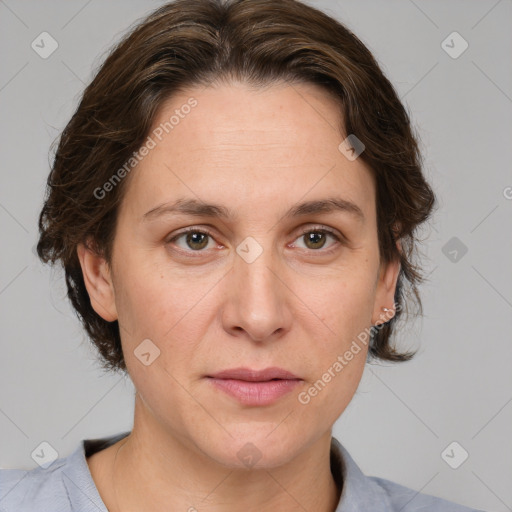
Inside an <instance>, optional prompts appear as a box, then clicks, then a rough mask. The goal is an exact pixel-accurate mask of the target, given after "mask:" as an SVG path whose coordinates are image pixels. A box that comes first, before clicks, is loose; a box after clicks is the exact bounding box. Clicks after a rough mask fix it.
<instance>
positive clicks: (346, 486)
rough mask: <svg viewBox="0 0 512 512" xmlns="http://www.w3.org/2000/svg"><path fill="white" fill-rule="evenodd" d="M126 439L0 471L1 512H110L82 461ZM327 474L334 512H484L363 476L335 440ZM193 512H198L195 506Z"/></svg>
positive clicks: (90, 442)
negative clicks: (336, 493) (335, 489)
mask: <svg viewBox="0 0 512 512" xmlns="http://www.w3.org/2000/svg"><path fill="white" fill-rule="evenodd" d="M128 434H129V432H123V433H121V434H117V435H115V436H110V437H105V438H102V439H84V440H82V441H81V443H80V444H79V445H78V447H77V448H76V449H75V451H74V452H73V453H72V454H71V455H69V456H67V457H64V458H61V459H57V460H55V461H54V462H53V463H52V464H51V465H50V466H48V467H46V469H44V468H42V467H37V468H34V469H28V470H23V469H0V512H108V510H107V507H106V506H105V504H104V503H103V501H102V500H101V497H100V495H99V493H98V489H97V488H96V486H95V484H94V480H93V479H92V476H91V473H90V471H89V466H88V464H87V460H86V456H87V457H88V456H90V455H92V454H93V453H95V452H97V451H99V450H102V449H104V448H106V447H107V446H110V445H111V444H114V443H116V442H117V441H119V440H120V439H122V438H123V437H125V436H127V435H128ZM331 470H332V473H333V476H334V478H335V480H336V483H337V484H338V486H340V485H343V487H342V494H341V498H340V501H339V503H338V506H337V508H336V512H356V511H360V512H399V511H400V512H413V511H414V512H420V511H422V512H427V511H428V512H433V511H435V512H482V511H477V510H476V509H472V508H467V507H463V506H461V505H457V504H455V503H452V502H450V501H446V500H443V499H440V498H435V497H433V496H429V495H426V494H421V493H418V492H416V491H414V490H412V489H409V488H407V487H404V486H402V485H398V484H396V483H393V482H390V481H389V480H384V479H382V478H376V477H368V476H365V475H364V474H363V473H362V472H361V470H360V469H359V467H358V466H357V464H356V463H355V462H354V460H353V459H352V457H351V456H350V455H349V453H348V452H347V450H346V449H345V448H344V447H343V446H342V445H341V444H340V443H339V441H338V440H337V439H335V438H334V437H333V438H332V440H331ZM342 482H343V483H342ZM192 506H194V504H191V507H192ZM195 508H197V510H198V512H201V507H200V506H199V505H198V506H196V507H195ZM312 512H316V511H312Z"/></svg>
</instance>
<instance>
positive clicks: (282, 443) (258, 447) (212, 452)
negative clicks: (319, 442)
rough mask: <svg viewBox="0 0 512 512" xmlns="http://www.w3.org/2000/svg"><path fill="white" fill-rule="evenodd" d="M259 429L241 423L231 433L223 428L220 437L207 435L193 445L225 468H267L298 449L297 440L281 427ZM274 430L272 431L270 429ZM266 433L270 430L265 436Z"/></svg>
mask: <svg viewBox="0 0 512 512" xmlns="http://www.w3.org/2000/svg"><path fill="white" fill-rule="evenodd" d="M282 427H283V426H282V425H281V427H278V428H277V429H275V425H274V426H273V427H272V428H266V429H262V428H261V427H260V428H256V427H254V426H250V425H248V424H245V425H241V426H239V427H238V428H237V429H236V432H233V429H229V430H228V431H229V432H230V434H231V436H232V437H231V436H230V435H229V434H227V433H226V432H225V431H223V434H225V435H221V436H215V438H212V437H211V436H210V437H209V438H208V439H207V440H206V446H204V445H203V444H204V443H203V442H197V443H196V444H197V446H198V447H199V448H200V449H201V450H202V451H203V452H204V453H205V454H207V455H208V456H209V457H211V458H212V459H213V460H214V461H215V462H217V463H219V464H221V465H223V466H225V467H226V468H229V469H248V470H251V469H264V468H265V469H271V468H276V467H280V466H283V465H285V464H287V463H288V462H290V460H292V459H293V458H294V456H295V455H296V451H298V450H300V440H298V439H295V438H294V437H293V436H290V435H289V433H288V432H287V430H286V429H285V428H283V430H282V432H280V433H278V430H279V428H282ZM273 428H274V429H275V430H274V431H273V432H272V429H273ZM269 432H272V433H270V435H269Z"/></svg>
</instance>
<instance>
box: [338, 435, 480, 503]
mask: <svg viewBox="0 0 512 512" xmlns="http://www.w3.org/2000/svg"><path fill="white" fill-rule="evenodd" d="M331 470H332V471H333V475H334V476H335V479H336V478H337V477H338V479H341V485H342V492H341V497H340V501H339V504H338V508H337V509H336V512H343V511H345V510H372V511H376V512H377V511H378V512H427V511H428V512H431V511H432V510H435V511H436V512H483V511H479V510H477V509H474V508H468V507H465V506H462V505H458V504H457V503H453V502H451V501H447V500H444V499H442V498H437V497H435V496H431V495H429V494H423V493H420V492H418V491H415V490H414V489H410V488H408V487H405V486H403V485H400V484H397V483H395V482H391V481H390V480H386V479H384V478H379V477H375V476H366V475H365V474H364V473H363V472H362V471H361V469H360V468H359V466H358V465H357V464H356V462H355V461H354V459H353V458H352V457H351V456H350V454H349V453H348V451H347V450H346V448H344V447H343V446H342V445H341V443H340V442H339V441H338V440H337V439H336V438H334V437H333V438H332V441H331ZM338 475H340V476H338Z"/></svg>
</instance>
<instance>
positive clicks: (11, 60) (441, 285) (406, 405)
mask: <svg viewBox="0 0 512 512" xmlns="http://www.w3.org/2000/svg"><path fill="white" fill-rule="evenodd" d="M161 3H162V2H158V1H143V0H137V1H136V0H129V1H128V0H122V1H121V0H115V1H101V2H100V1H98V0H89V1H74V0H73V1H70V0H66V1H64V0H61V1H55V0H52V1H45V2H40V1H35V0H31V1H28V0H25V1H14V0H3V1H0V44H1V47H2V52H1V54H0V109H1V110H0V112H1V116H0V123H1V144H2V164H1V170H0V235H1V248H2V249H1V251H0V258H1V265H0V329H1V331H0V339H1V357H0V379H1V385H0V433H1V435H0V467H26V468H29V467H35V465H36V464H35V462H34V461H33V460H32V458H31V456H30V454H31V453H32V451H33V450H34V448H35V447H36V446H38V445H39V444H40V443H41V442H42V441H47V442H49V443H50V444H51V445H52V446H54V447H55V449H56V450H57V451H58V453H59V456H61V457H63V456H66V455H68V454H69V453H70V452H71V451H72V450H73V449H74V448H75V447H76V445H77V443H79V442H80V440H82V439H84V438H93V437H103V436H107V435H111V434H114V433H117V432H121V431H124V430H129V429H130V428H131V424H132V415H133V392H134V390H133V386H132V384H131V382H130V381H129V380H128V379H125V378H122V377H120V376H119V375H108V374H105V373H103V372H102V371H101V370H100V368H99V365H98V364H97V363H96V360H95V354H94V351H93V350H92V349H91V348H90V344H89V342H88V341H87V339H86V337H85V334H84V333H83V331H82V329H81V326H80V324H79V322H78V320H77V319H76V317H75V315H74V313H73V311H72V310H71V308H70V306H69V304H68V302H67V299H66V290H65V285H64V281H63V278H62V272H61V271H59V270H58V269H56V270H51V268H48V267H44V266H43V265H42V264H41V263H40V262H39V261H38V259H37V258H36V256H35V253H34V245H35V243H36V241H37V224H36V222H37V216H38V214H39V211H40V208H41V205H42V201H43V196H44V185H45V181H46V178H47V175H48V172H49V146H50V144H51V142H52V141H53V140H54V139H55V138H56V137H57V136H58V134H59V132H60V131H61V130H62V129H63V128H64V126H65V124H66V123H67V121H68V120H69V117H70V115H71V114H72V112H73V111H74V109H75V108H76V105H77V102H78V100H79V96H80V94H81V92H82V91H83V88H84V86H85V84H87V83H89V81H90V80H91V79H92V77H93V74H92V73H93V69H95V68H96V67H97V65H98V64H99V63H100V62H101V60H102V55H103V54H104V52H105V51H106V50H107V49H108V48H109V47H110V46H111V45H112V44H113V43H114V42H116V41H117V40H118V39H119V37H120V36H121V35H122V34H123V33H125V32H126V30H127V29H128V27H129V26H130V25H131V24H132V23H134V22H135V21H136V20H137V19H138V18H140V17H142V16H144V15H146V14H148V13H149V12H150V11H151V10H152V9H154V8H156V7H157V6H158V5H160V4H161ZM309 3H310V4H312V5H314V6H317V7H319V8H321V9H323V10H324V11H326V12H327V13H329V14H330V15H332V16H334V17H336V18H338V19H339V20H340V21H342V22H344V23H345V24H346V25H347V26H348V27H349V28H351V29H352V30H353V31H354V32H355V33H356V35H358V36H359V37H360V38H361V39H362V41H363V42H364V43H365V44H366V45H367V46H368V47H369V48H370V50H371V51H372V52H373V54H374V55H375V57H376V58H377V60H378V62H379V63H380V65H381V66H382V68H383V70H384V72H385V73H386V75H387V76H388V77H389V78H390V80H391V81H392V82H393V84H394V85H395V87H396V89H397V91H398V92H399V94H400V96H401V98H402V100H403V102H404V103H405V104H406V106H407V109H408V110H409V112H410V114H411V117H412V120H413V123H414V125H415V126H416V128H417V130H418V134H419V136H420V137H421V144H422V149H423V152H424V155H425V173H426V175H427V178H428V179H429V180H430V182H431V183H432V185H433V187H434V189H435V191H436V193H437V195H438V199H439V202H440V208H439V210H438V211H437V213H436V214H435V216H434V218H433V221H432V223H431V224H430V227H429V228H428V229H426V230H425V231H424V242H423V245H422V252H423V260H424V265H425V268H426V271H427V273H428V275H429V281H428V282H427V283H426V284H425V285H423V287H422V288H421V292H422V297H423V302H424V313H425V314H424V317H423V318H422V319H421V320H417V321H416V322H412V323H410V324H408V325H406V326H404V329H403V330H402V332H401V333H400V335H399V336H398V337H397V341H398V343H399V344H401V345H402V346H404V347H419V353H418V355H417V356H416V358H415V359H414V360H413V361H411V362H409V363H404V364H401V365H392V364H379V365H367V369H366V371H365V374H364V377H363V380H362V382H361V385H360V387H359V390H358V392H357V393H356V396H355V397H354V399H353V401H352V403H351V404H350V405H349V407H348V409H347V410H346V411H345V413H344V414H343V415H342V416H341V418H340V419H339V420H338V422H337V423H336V424H335V427H334V435H335V436H336V437H337V438H338V439H339V440H340V441H341V442H342V443H343V444H344V445H345V446H346V447H347V448H348V449H349V451H350V452H351V454H352V455H353V457H354V458H355V460H356V461H357V462H358V464H359V465H360V466H361V468H362V469H363V471H364V472H365V473H367V474H369V475H377V476H381V477H384V478H388V479H390V480H393V481H396V482H399V483H401V484H403V485H406V486H408V487H412V488H414V489H416V490H418V491H420V490H421V491H422V492H425V493H429V494H434V495H437V496H440V497H443V498H446V499H450V500H453V501H457V502H459V503H462V504H465V505H469V506H473V507H475V508H480V509H484V510H493V511H497V512H505V511H510V510H512V487H511V486H510V482H512V436H511V435H510V433H511V432H512V365H511V361H512V340H511V332H512V270H511V267H512V165H511V163H512V149H511V147H512V145H511V140H512V65H511V63H512V60H511V59H510V56H511V55H512V36H511V34H512V32H511V30H510V20H511V19H512V5H511V4H512V2H511V1H510V0H500V1H496V0H480V1H469V0H460V1H455V0H450V1H447V0H435V1H432V0H430V1H426V0H423V1H420V0H415V1H412V0H392V1H390V0H387V1H382V0H381V1H377V0H373V1H370V0H350V1H349V0H340V1H335V0H328V1H317V2H315V1H310V2H309ZM42 32H48V33H49V34H50V35H51V36H52V37H53V38H54V39H55V40H56V41H57V44H58V48H57V50H56V51H55V52H54V53H53V54H52V55H51V56H49V57H48V58H46V59H43V58H42V57H41V56H40V55H39V54H38V53H36V52H35V51H34V50H33V49H32V47H31V43H32V41H34V40H35V39H36V38H37V37H38V36H39V34H41V33H42ZM453 32H457V33H458V35H454V34H453ZM447 38H448V39H447ZM443 41H445V43H443ZM464 41H465V42H467V44H468V47H467V49H466V50H465V51H464V52H463V53H462V54H460V55H457V56H456V58H455V57H454V54H457V53H458V52H459V51H460V50H461V49H462V48H463V47H464V46H465V44H466V43H465V42H464ZM450 52H451V54H452V55H450V54H449V53H450ZM454 251H455V252H454ZM454 441H455V442H457V443H458V444H457V445H452V448H453V446H455V450H454V451H453V452H450V450H448V453H450V454H452V453H453V456H452V459H453V458H460V457H461V456H462V455H461V454H463V453H464V452H463V451H462V450H465V451H466V452H467V453H468V455H469V456H468V458H467V460H466V461H465V462H464V463H463V464H462V465H460V466H459V467H458V468H457V469H453V468H452V467H450V466H449V465H448V464H447V462H445V460H444V459H443V457H442V453H443V451H444V450H445V448H447V447H448V446H449V445H450V444H451V443H452V442H454ZM452 448H450V449H452ZM445 459H446V457H445Z"/></svg>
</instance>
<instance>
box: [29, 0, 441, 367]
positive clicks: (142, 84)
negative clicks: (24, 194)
mask: <svg viewBox="0 0 512 512" xmlns="http://www.w3.org/2000/svg"><path fill="white" fill-rule="evenodd" d="M230 80H232V81H241V82H244V83H246V84H249V85H252V86H254V87H266V86H268V85H272V84H274V83H278V82H282V81H284V82H288V83H290V84H292V83H308V84H316V85H317V86H319V87H321V88H323V90H325V91H327V92H328V93H330V94H331V95H332V97H334V98H335V99H336V100H337V102H338V104H339V106H340V112H341V113H342V116H341V117H342V118H341V119H340V127H339V129H340V134H343V133H344V134H354V135H356V137H357V138H358V139H359V140H360V141H362V143H363V144H364V145H365V149H364V151H363V152H362V153H361V154H360V155H359V157H358V158H361V159H362V160H363V162H365V163H366V164H367V165H368V166H369V168H370V169H371V172H372V175H373V176H374V178H375V180H374V181H375V183H376V210H377V226H378V229H377V231H378V244H379V255H380V258H381V260H383V261H385V262H391V261H396V260H399V261H400V272H399V276H398V280H397V286H396V290H395V297H394V298H395V306H396V314H395V316H394V317H393V318H391V319H390V320H388V321H387V322H385V323H383V324H381V325H379V326H378V327H379V328H378V330H377V329H375V330H372V333H371V337H370V343H369V352H368V353H369V357H370V358H371V357H373V358H375V359H381V360H387V361H405V360H408V359H410V358H411V357H412V356H413V355H414V352H399V351H398V350H397V349H396V347H395V346H394V344H393V343H391V341H390V338H391V335H392V333H393V329H394V327H395V326H396V322H397V321H398V320H399V318H400V316H401V315H402V314H403V313H406V314H407V315H410V314H411V311H410V306H412V305H416V307H417V310H418V312H419V313H420V314H422V313H423V310H422V304H421V299H420V296H419V293H418V285H419V284H420V282H422V281H423V280H424V279H425V277H424V276H422V273H421V268H420V266H419V265H418V264H417V263H416V262H415V261H414V259H415V254H416V250H417V246H418V243H419V241H420V240H419V239H418V237H417V235H416V233H417V229H418V227H419V226H420V225H421V224H422V223H423V222H425V221H426V220H427V219H428V218H429V216H430V214H431V211H432V209H433V207H434V204H435V203H436V198H435V196H434V193H433V191H432V189H431V187H430V186H429V184H428V183H427V182H426V180H425V178H424V176H423V174H422V155H421V152H420V150H419V146H418V140H419V137H417V135H415V134H414V133H413V128H412V126H411V122H410V118H409V115H408V113H407V111H406V110H405V108H404V106H403V105H402V103H401V101H400V99H399V96H398V95H397V93H396V91H395V90H394V88H393V86H392V84H391V83H390V81H389V80H388V79H387V78H386V77H385V75H384V74H383V72H382V70H381V69H380V68H379V65H378V64H377V62H376V60H375V59H374V57H373V56H372V54H371V52H370V51H369V50H368V48H367V47H366V46H365V45H364V44H363V43H362V42H361V41H360V40H359V39H358V38H357V37H356V36H355V35H354V34H353V33H352V32H351V31H350V30H349V29H347V28H346V27H345V26H344V25H342V24H341V23H340V22H338V21H337V20H335V19H333V18H331V17H330V16H328V15H327V14H325V13H323V12H321V11H319V10H317V9H315V8H313V7H310V6H308V5H306V4H303V3H301V2H300V1H296V0H176V1H174V2H169V3H166V4H165V5H163V6H161V7H159V8H157V9H156V10H154V11H153V12H152V13H151V14H150V15H149V16H147V17H146V18H144V19H142V20H141V21H140V20H139V21H138V22H137V23H136V24H135V26H134V27H131V28H130V30H129V32H128V33H127V34H125V35H124V36H123V37H122V38H121V40H120V41H119V42H118V43H117V44H116V45H115V46H114V47H113V48H112V49H111V50H110V51H109V53H108V55H106V58H105V60H104V62H103V64H102V65H101V66H100V68H99V70H98V71H97V72H96V73H95V77H94V78H93V80H92V81H91V83H90V84H89V85H88V86H87V87H86V88H85V90H84V92H83V95H82V96H81V99H80V101H79V104H78V107H77V108H76V111H75V113H74V114H73V116H72V118H71V120H70V121H69V122H68V124H67V125H66V127H65V128H64V130H63V131H62V133H61V134H60V137H59V138H58V140H55V141H54V143H53V144H52V150H53V149H54V146H55V144H56V143H57V142H58V147H57V150H56V152H55V157H54V160H53V165H52V166H51V171H50V174H49V176H48V180H47V189H46V197H45V201H44V205H43V208H42V211H41V213H40V216H39V234H40V237H39V241H38V244H37V253H38V256H39V258H40V259H41V260H42V261H43V262H45V263H48V262H51V263H52V264H54V263H55V262H57V261H60V263H61V264H62V266H63V268H64V271H65V279H66V285H67V294H68V298H69V299H70V301H71V303H72V305H73V307H74V309H75V310H76V312H77V315H78V317H79V319H80V321H81V322H82V324H83V326H84V328H85V330H86V331H87V333H88V335H89V337H90V339H91V340H92V342H93V343H94V345H95V346H96V347H97V350H98V352H99V355H100V356H101V363H102V366H103V368H104V369H106V370H112V371H116V370H121V371H126V365H125V361H124V357H123V352H122V347H121V337H120V332H119V325H118V322H117V321H113V322H108V321H106V320H104V319H103V318H102V317H101V316H99V315H98V314H97V313H96V312H95V311H94V309H93V308H92V306H91V302H90V298H89V295H88V293H87V289H86V287H85V284H84V279H83V274H82V269H81V266H80V262H79V259H78V256H77V245H78V244H79V243H84V244H86V245H88V246H89V247H93V248H94V250H95V251H97V253H98V254H100V255H101V256H103V257H104V258H105V260H106V261H107V263H109V264H110V263H111V256H112V244H113V240H114V236H115V229H116V219H117V212H118V207H119V205H120V203H121V201H122V199H123V195H124V191H125V190H126V182H127V179H123V180H119V183H117V184H116V186H113V187H111V190H109V192H108V194H105V193H103V196H104V197H101V198H100V199H99V198H98V193H97V191H98V188H99V187H102V186H104V184H105V183H107V182H109V180H112V177H113V174H114V172H113V171H114V170H116V169H119V168H121V167H122V166H123V165H124V164H125V163H126V162H127V161H128V160H129V159H130V158H132V156H133V154H134V152H136V151H137V150H138V149H139V148H140V147H141V145H142V144H143V142H144V140H145V139H146V137H147V136H148V133H149V131H150V129H151V127H152V125H153V122H154V120H155V117H156V115H157V113H158V112H159V109H160V108H161V106H162V104H163V102H165V101H167V100H168V99H169V98H170V97H172V95H173V94H175V93H177V92H178V91H180V92H182V91H184V90H186V89H187V87H191V86H195V85H205V86H208V85H211V84H213V83H216V82H220V81H226V82H227V83H228V82H229V81H230ZM341 140H342V139H340V142H341ZM135 172H136V170H135ZM398 240H399V241H400V244H401V250H399V248H397V241H398ZM89 241H90V242H91V243H90V244H89V243H88V242H89ZM404 306H405V308H404Z"/></svg>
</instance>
